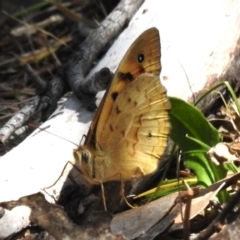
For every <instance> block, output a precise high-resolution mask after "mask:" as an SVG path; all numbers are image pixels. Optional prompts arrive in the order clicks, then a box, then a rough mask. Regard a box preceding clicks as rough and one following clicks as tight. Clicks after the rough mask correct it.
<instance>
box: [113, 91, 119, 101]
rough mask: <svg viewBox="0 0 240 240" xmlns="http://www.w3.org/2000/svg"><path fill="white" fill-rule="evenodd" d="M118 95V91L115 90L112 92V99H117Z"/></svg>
mask: <svg viewBox="0 0 240 240" xmlns="http://www.w3.org/2000/svg"><path fill="white" fill-rule="evenodd" d="M117 96H118V92H113V93H112V94H111V97H112V100H113V101H115V100H116V98H117Z"/></svg>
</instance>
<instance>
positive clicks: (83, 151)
mask: <svg viewBox="0 0 240 240" xmlns="http://www.w3.org/2000/svg"><path fill="white" fill-rule="evenodd" d="M73 155H74V158H75V160H76V166H77V167H78V168H79V169H80V171H81V172H82V174H83V176H85V177H86V178H87V179H93V178H94V177H95V176H94V161H93V158H92V154H91V151H90V150H89V149H87V148H86V147H84V146H80V147H79V148H78V149H76V150H74V152H73Z"/></svg>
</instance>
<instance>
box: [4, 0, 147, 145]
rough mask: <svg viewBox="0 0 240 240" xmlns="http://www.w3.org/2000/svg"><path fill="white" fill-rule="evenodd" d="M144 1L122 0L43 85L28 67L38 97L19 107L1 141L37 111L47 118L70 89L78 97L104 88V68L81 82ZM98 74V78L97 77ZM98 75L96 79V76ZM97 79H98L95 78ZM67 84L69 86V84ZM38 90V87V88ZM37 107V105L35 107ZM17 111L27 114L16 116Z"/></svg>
mask: <svg viewBox="0 0 240 240" xmlns="http://www.w3.org/2000/svg"><path fill="white" fill-rule="evenodd" d="M142 2H143V0H122V1H121V2H120V3H119V4H118V6H117V7H116V8H115V9H114V10H113V12H112V13H111V14H110V15H109V16H108V17H107V18H106V19H105V20H104V21H103V22H102V23H101V25H100V26H99V28H98V29H97V30H96V31H93V32H92V33H91V34H90V35H89V36H88V37H87V38H86V39H85V41H84V42H83V43H82V44H81V46H80V47H79V50H78V51H77V52H76V54H75V55H74V56H73V58H72V61H71V62H70V63H69V64H68V65H66V66H65V67H63V69H61V70H62V71H61V72H60V71H59V72H58V75H56V76H55V77H54V78H53V79H52V81H51V82H50V83H49V84H46V85H45V84H43V83H42V80H41V79H40V78H39V77H38V76H37V75H36V74H35V73H34V71H33V70H32V69H31V68H30V66H27V68H26V69H27V71H28V74H30V76H31V78H33V80H34V82H35V83H36V85H37V86H38V87H39V86H40V93H41V95H42V97H41V98H36V100H34V102H31V103H30V104H28V105H27V106H26V107H24V108H23V109H21V110H20V111H19V113H17V116H16V115H15V116H13V117H12V118H11V119H10V120H9V121H8V122H7V123H6V124H5V125H4V127H3V129H4V130H3V131H2V130H0V141H2V142H3V143H4V142H5V141H6V140H7V139H8V138H9V136H10V135H11V134H12V133H13V132H14V131H15V130H16V129H18V128H19V127H21V126H23V125H24V123H25V122H26V121H27V120H29V118H30V117H31V116H32V115H33V114H34V113H35V112H36V111H41V110H43V115H42V119H43V120H46V119H47V118H48V117H49V116H50V115H51V114H52V113H53V111H54V110H55V109H56V107H57V101H58V100H59V99H60V98H61V97H62V96H63V95H64V94H65V93H66V92H67V91H69V89H70V88H71V89H72V90H73V92H74V93H76V94H77V95H78V96H79V97H84V96H83V95H84V94H89V93H90V94H95V93H97V92H98V91H100V90H103V89H105V88H106V86H107V84H108V82H109V79H110V76H112V75H111V73H110V72H109V74H110V75H107V76H106V71H105V70H104V71H103V72H101V71H100V72H101V73H100V75H99V74H96V75H95V76H93V78H92V79H89V80H88V81H84V77H85V75H86V73H87V72H88V70H89V68H90V66H91V65H92V63H93V61H94V60H95V59H96V57H97V55H98V54H99V52H100V51H101V49H102V48H103V47H104V46H105V45H106V44H107V43H108V42H109V41H110V40H111V39H112V38H113V37H115V36H116V35H117V33H119V32H120V30H121V29H122V28H123V26H124V25H125V24H126V23H127V22H128V21H129V20H130V18H131V17H132V16H133V15H134V13H135V12H136V11H137V9H138V8H139V7H140V5H141V4H142ZM99 76H100V79H99ZM97 78H98V79H97ZM96 80H97V81H96ZM69 86H70V87H69ZM38 91H39V90H38ZM36 106H37V107H36ZM18 114H20V115H21V116H25V115H26V117H21V118H19V117H18Z"/></svg>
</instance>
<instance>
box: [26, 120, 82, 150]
mask: <svg viewBox="0 0 240 240" xmlns="http://www.w3.org/2000/svg"><path fill="white" fill-rule="evenodd" d="M28 126H29V127H32V128H38V129H39V130H41V131H45V132H47V133H49V134H51V135H53V136H55V137H58V138H61V139H62V140H64V141H67V142H70V143H72V144H73V145H75V146H76V147H79V145H77V144H76V143H74V142H72V141H70V140H68V139H66V138H64V137H61V136H59V135H57V134H55V133H52V132H49V131H48V130H46V129H47V128H49V127H50V125H48V126H46V127H44V128H41V127H38V126H34V124H32V123H28Z"/></svg>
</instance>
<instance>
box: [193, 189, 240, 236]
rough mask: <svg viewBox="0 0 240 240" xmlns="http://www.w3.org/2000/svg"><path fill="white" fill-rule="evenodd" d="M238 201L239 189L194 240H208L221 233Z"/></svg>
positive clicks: (239, 196) (239, 197)
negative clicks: (216, 233)
mask: <svg viewBox="0 0 240 240" xmlns="http://www.w3.org/2000/svg"><path fill="white" fill-rule="evenodd" d="M239 199H240V189H239V190H238V191H237V192H236V194H235V195H234V196H232V197H231V198H230V200H229V201H228V203H227V204H226V206H225V207H224V208H223V210H222V211H221V213H219V215H218V216H217V217H216V219H215V220H214V221H213V222H212V223H211V224H210V225H209V226H208V227H207V228H206V229H205V230H204V231H203V232H201V233H200V234H199V236H198V237H197V238H196V239H197V240H204V239H209V238H210V237H211V236H212V234H214V233H215V232H219V231H221V229H222V227H223V225H224V224H225V221H226V218H227V216H228V215H229V213H230V212H231V211H232V210H233V208H234V207H235V206H236V205H237V204H239Z"/></svg>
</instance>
